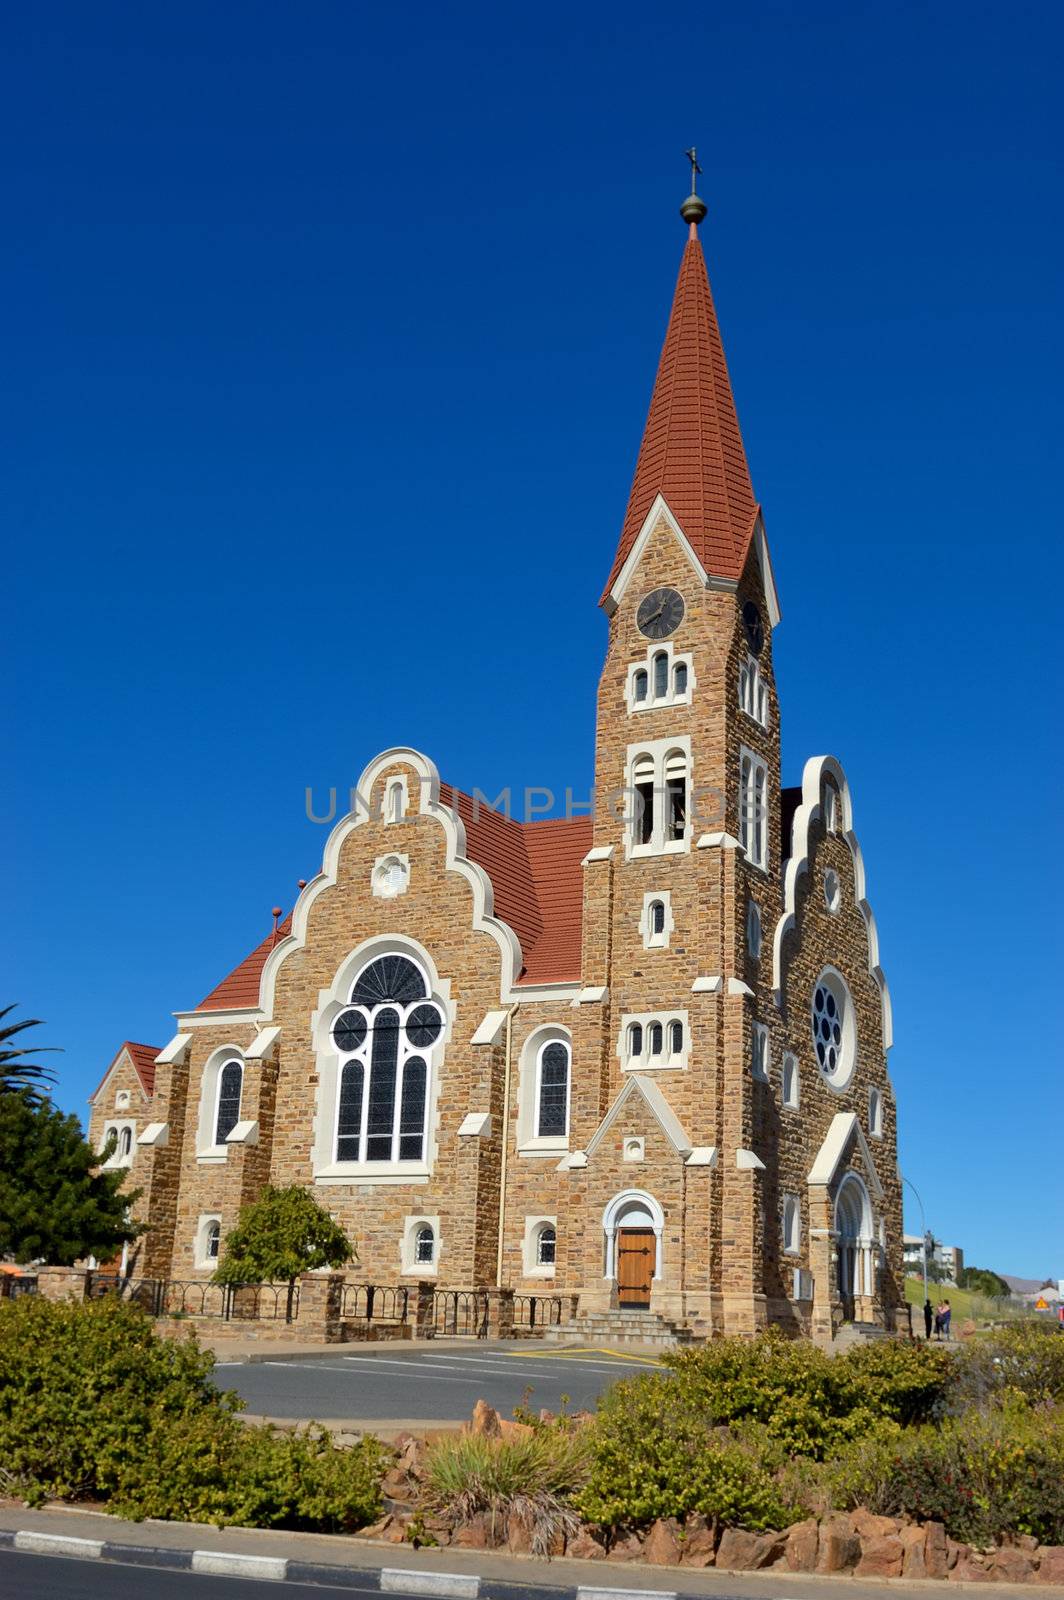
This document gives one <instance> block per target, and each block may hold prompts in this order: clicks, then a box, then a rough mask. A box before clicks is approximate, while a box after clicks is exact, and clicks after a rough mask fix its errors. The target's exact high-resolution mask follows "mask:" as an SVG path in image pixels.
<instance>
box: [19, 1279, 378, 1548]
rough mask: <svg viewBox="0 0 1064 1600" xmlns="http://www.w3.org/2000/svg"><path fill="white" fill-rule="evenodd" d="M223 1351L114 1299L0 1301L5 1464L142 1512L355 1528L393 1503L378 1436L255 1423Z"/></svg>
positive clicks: (70, 1492)
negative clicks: (335, 1437)
mask: <svg viewBox="0 0 1064 1600" xmlns="http://www.w3.org/2000/svg"><path fill="white" fill-rule="evenodd" d="M213 1364H214V1362H213V1357H212V1356H211V1355H210V1353H209V1352H206V1351H201V1350H200V1349H199V1348H198V1347H197V1345H196V1344H195V1342H194V1341H193V1340H192V1339H180V1340H178V1339H166V1338H162V1337H160V1336H159V1335H158V1334H157V1333H156V1332H155V1330H154V1328H153V1327H152V1324H151V1322H150V1320H149V1319H148V1318H147V1317H146V1316H145V1315H144V1313H143V1312H142V1311H140V1310H139V1309H138V1308H137V1307H136V1306H132V1305H129V1304H127V1303H123V1302H120V1301H117V1300H114V1299H107V1300H103V1301H98V1302H96V1303H93V1304H89V1305H74V1304H66V1305H55V1304H52V1303H51V1302H49V1301H47V1300H42V1299H38V1298H36V1297H29V1296H27V1297H24V1298H20V1299H18V1300H16V1301H13V1302H6V1303H4V1304H3V1305H0V1471H2V1475H3V1482H4V1485H5V1486H6V1487H7V1488H8V1489H9V1490H11V1491H14V1492H17V1493H21V1494H22V1495H24V1496H25V1497H27V1498H28V1499H31V1500H36V1499H41V1498H43V1497H44V1496H45V1495H54V1496H56V1497H58V1498H60V1499H78V1498H87V1497H93V1498H97V1499H101V1500H109V1501H110V1502H111V1503H112V1505H113V1506H114V1508H115V1509H116V1510H118V1511H120V1512H122V1513H124V1514H125V1515H128V1516H133V1517H160V1518H167V1517H170V1518H186V1519H191V1520H193V1521H205V1522H218V1523H226V1522H229V1523H239V1524H242V1525H245V1526H253V1525H257V1526H260V1527H270V1526H274V1527H287V1528H307V1529H319V1530H322V1531H326V1532H332V1531H346V1530H348V1529H350V1528H356V1527H360V1526H362V1525H363V1524H365V1523H366V1522H369V1521H372V1520H373V1518H374V1517H375V1516H376V1515H377V1513H378V1511H379V1506H380V1496H379V1483H380V1478H381V1474H382V1470H383V1456H384V1452H383V1450H382V1449H381V1446H380V1445H379V1444H377V1442H376V1440H372V1439H368V1440H363V1441H362V1442H361V1443H360V1444H359V1445H358V1446H356V1447H354V1448H353V1449H347V1450H341V1449H337V1448H335V1447H334V1446H333V1445H332V1443H331V1441H330V1440H329V1439H328V1438H327V1437H326V1436H325V1435H324V1434H320V1433H312V1434H303V1435H299V1436H293V1435H289V1434H284V1433H278V1432H276V1431H275V1430H273V1429H271V1428H262V1427H257V1428H253V1427H249V1426H247V1425H245V1424H244V1423H242V1422H241V1421H240V1419H239V1416H238V1415H237V1412H238V1410H239V1408H240V1406H241V1405H242V1402H241V1401H239V1400H238V1399H236V1397H235V1396H232V1395H227V1394H222V1393H221V1392H220V1391H219V1390H218V1389H216V1388H215V1386H214V1385H213V1384H212V1383H211V1382H210V1372H211V1368H212V1367H213Z"/></svg>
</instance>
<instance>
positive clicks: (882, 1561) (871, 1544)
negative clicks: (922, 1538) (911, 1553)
mask: <svg viewBox="0 0 1064 1600" xmlns="http://www.w3.org/2000/svg"><path fill="white" fill-rule="evenodd" d="M904 1557H905V1546H904V1545H903V1544H902V1542H901V1540H900V1539H899V1538H898V1536H897V1534H893V1533H880V1534H870V1535H869V1534H865V1535H864V1536H863V1537H862V1539H861V1559H860V1561H859V1562H858V1563H857V1566H856V1567H855V1569H854V1575H855V1576H856V1577H858V1578H900V1577H901V1565H902V1561H903V1559H904Z"/></svg>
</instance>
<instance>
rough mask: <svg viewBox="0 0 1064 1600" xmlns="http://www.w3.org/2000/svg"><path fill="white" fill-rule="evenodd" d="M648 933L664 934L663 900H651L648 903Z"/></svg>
mask: <svg viewBox="0 0 1064 1600" xmlns="http://www.w3.org/2000/svg"><path fill="white" fill-rule="evenodd" d="M650 931H651V933H664V932H665V902H664V900H652V901H651V903H650Z"/></svg>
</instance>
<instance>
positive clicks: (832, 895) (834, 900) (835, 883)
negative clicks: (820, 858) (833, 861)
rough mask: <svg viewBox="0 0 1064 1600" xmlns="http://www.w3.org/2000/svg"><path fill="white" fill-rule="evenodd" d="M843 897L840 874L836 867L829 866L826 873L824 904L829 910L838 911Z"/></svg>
mask: <svg viewBox="0 0 1064 1600" xmlns="http://www.w3.org/2000/svg"><path fill="white" fill-rule="evenodd" d="M841 899H842V885H841V884H840V883H839V875H838V873H837V872H836V871H835V868H834V867H829V868H828V870H827V871H826V872H825V874H824V904H825V905H826V906H827V908H828V910H829V911H837V910H838V909H839V901H840V900H841Z"/></svg>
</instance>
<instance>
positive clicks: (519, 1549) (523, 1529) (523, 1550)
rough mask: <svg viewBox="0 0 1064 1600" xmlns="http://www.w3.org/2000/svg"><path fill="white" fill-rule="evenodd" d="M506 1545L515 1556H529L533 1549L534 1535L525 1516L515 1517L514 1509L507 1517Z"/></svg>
mask: <svg viewBox="0 0 1064 1600" xmlns="http://www.w3.org/2000/svg"><path fill="white" fill-rule="evenodd" d="M506 1546H507V1549H508V1550H509V1551H510V1554H511V1555H514V1556H527V1555H529V1554H530V1553H531V1550H532V1535H531V1534H530V1533H529V1531H528V1527H527V1524H526V1523H525V1521H524V1518H523V1517H515V1516H514V1514H513V1512H512V1511H511V1513H510V1515H509V1516H508V1517H507V1519H506Z"/></svg>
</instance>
